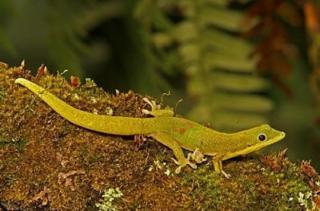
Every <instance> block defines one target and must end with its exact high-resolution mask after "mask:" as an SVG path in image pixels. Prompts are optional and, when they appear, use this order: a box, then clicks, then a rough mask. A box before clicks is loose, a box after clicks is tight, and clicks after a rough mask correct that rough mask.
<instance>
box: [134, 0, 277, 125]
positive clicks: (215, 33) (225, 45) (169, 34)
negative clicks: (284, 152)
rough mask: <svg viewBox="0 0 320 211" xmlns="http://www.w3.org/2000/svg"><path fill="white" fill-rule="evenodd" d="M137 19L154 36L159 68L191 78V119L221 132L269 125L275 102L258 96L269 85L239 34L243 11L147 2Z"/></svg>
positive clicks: (219, 4) (224, 5)
mask: <svg viewBox="0 0 320 211" xmlns="http://www.w3.org/2000/svg"><path fill="white" fill-rule="evenodd" d="M136 15H137V17H138V18H139V17H140V19H141V22H142V23H143V24H144V25H145V28H146V29H147V30H149V32H150V38H149V39H150V40H152V42H153V45H154V48H153V53H154V57H157V59H158V60H159V61H158V64H156V65H155V66H156V67H158V68H161V69H164V70H165V71H166V72H168V73H170V74H171V75H174V74H177V72H180V73H182V74H183V75H184V77H185V78H186V82H185V86H186V89H187V95H188V96H189V97H190V100H191V101H192V104H193V105H192V110H191V112H190V113H189V115H190V117H191V118H193V119H197V120H200V121H204V122H212V123H213V126H214V127H215V128H219V129H240V128H246V127H250V126H252V125H256V124H259V123H262V122H267V118H266V114H267V113H268V112H269V111H270V110H271V109H272V108H273V103H272V101H271V100H270V99H268V98H267V97H265V96H263V95H261V94H256V93H263V92H265V91H266V90H267V89H268V87H269V82H268V81H267V80H265V79H263V78H262V77H261V76H258V75H257V74H255V70H256V69H255V63H256V59H255V58H251V57H250V54H251V53H252V51H253V46H252V45H251V44H250V43H248V42H247V41H246V40H244V39H243V38H241V37H240V36H239V35H240V33H241V32H242V31H243V27H241V24H240V23H241V21H242V18H243V12H241V11H239V10H234V9H231V8H229V7H228V1H227V0H225V1H205V0H203V1H191V0H190V1H182V0H181V1H171V0H166V1H165V0H162V1H160V0H159V1H150V0H142V1H141V2H140V4H139V5H138V6H137V9H136ZM142 17H144V18H145V17H149V19H147V20H146V19H144V18H142ZM235 121H236V122H235Z"/></svg>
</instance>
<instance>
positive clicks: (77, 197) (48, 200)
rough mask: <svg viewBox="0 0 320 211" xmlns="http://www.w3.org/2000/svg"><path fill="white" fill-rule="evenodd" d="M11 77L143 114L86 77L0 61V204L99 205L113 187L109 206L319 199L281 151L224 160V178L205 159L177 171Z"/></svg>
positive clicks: (165, 156)
mask: <svg viewBox="0 0 320 211" xmlns="http://www.w3.org/2000/svg"><path fill="white" fill-rule="evenodd" d="M18 77H23V78H27V79H28V80H31V81H33V82H35V83H37V84H39V85H41V86H43V87H45V88H46V89H48V90H49V91H50V92H52V93H53V94H55V95H57V96H58V97H59V98H61V99H63V100H64V101H66V102H68V103H69V104H70V105H72V106H74V107H77V108H79V109H82V110H85V111H89V112H95V113H99V114H107V113H110V111H112V113H113V115H116V116H131V117H143V116H144V114H143V113H142V109H145V108H147V106H148V105H147V104H146V103H145V102H144V101H143V100H142V98H143V96H141V95H139V94H136V93H134V92H132V91H130V92H128V93H115V94H110V93H106V92H104V91H103V90H102V89H101V88H99V87H98V86H97V85H96V84H95V83H94V82H93V81H91V80H86V83H85V84H83V85H80V83H79V80H77V78H74V77H73V78H72V80H71V83H69V82H68V81H67V80H66V79H65V78H64V77H62V76H61V75H59V74H57V75H51V74H49V73H48V72H47V70H46V68H45V67H44V66H41V67H40V68H39V70H38V73H37V75H36V76H32V75H31V74H30V71H28V70H27V69H26V68H25V66H20V67H13V68H8V67H7V66H6V65H5V64H2V63H0V210H1V209H3V210H5V209H13V210H38V209H43V210H98V208H97V206H96V205H97V204H100V205H101V203H103V202H104V201H103V200H102V195H103V194H106V195H104V196H106V197H109V198H110V195H111V196H112V194H111V193H114V192H115V191H114V190H117V191H118V195H117V196H119V197H117V198H116V199H115V200H113V199H112V200H111V199H110V200H111V201H112V203H111V205H112V206H111V205H110V204H108V207H109V208H110V210H112V209H119V210H303V209H305V210H307V209H309V210H312V209H316V207H317V206H319V204H320V197H319V196H318V195H317V193H319V192H320V179H319V175H318V174H317V172H316V171H315V170H314V168H313V167H312V166H311V165H310V164H309V163H308V162H302V163H300V164H299V163H292V162H290V161H289V160H288V159H287V158H286V156H285V153H284V151H283V152H280V153H279V154H273V155H267V156H262V155H254V156H246V157H243V158H236V159H232V160H229V161H226V162H225V165H224V167H225V171H227V172H228V173H230V174H231V178H230V179H227V178H225V177H222V176H221V175H219V174H217V173H215V172H214V171H213V169H212V166H211V162H210V161H208V162H206V163H204V164H202V165H199V166H198V169H196V170H192V169H189V168H186V169H183V172H182V173H181V174H179V175H176V174H174V173H173V172H174V169H175V168H176V165H175V164H174V162H173V161H172V159H171V158H173V154H172V152H171V151H170V150H169V149H168V148H166V147H165V146H163V145H161V144H159V143H157V142H156V141H154V140H147V141H144V139H143V138H141V137H134V136H129V137H121V136H111V135H107V134H101V133H96V132H93V131H89V130H86V129H83V128H81V127H78V126H75V125H73V124H71V123H69V122H68V121H66V120H65V119H63V118H62V117H61V116H59V115H58V114H56V113H55V112H54V111H53V110H52V109H51V108H50V107H49V106H48V105H47V104H45V103H44V102H42V101H41V100H40V99H39V98H38V97H36V96H35V95H34V94H33V93H31V92H30V91H28V90H27V89H26V88H24V87H21V86H19V85H17V84H15V83H14V81H15V79H16V78H18ZM112 190H113V192H112ZM108 191H109V192H110V193H109V192H108ZM120 192H121V194H120ZM107 193H109V195H108V194H107ZM104 199H105V198H104ZM105 200H109V199H105ZM105 203H106V202H105ZM100 207H101V206H100Z"/></svg>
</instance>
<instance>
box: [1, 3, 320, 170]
mask: <svg viewBox="0 0 320 211" xmlns="http://www.w3.org/2000/svg"><path fill="white" fill-rule="evenodd" d="M319 11H320V5H319V1H316V0H298V1H294V0H292V1H289V0H268V1H254V0H252V1H250V0H233V1H231V0H197V1H195V0H69V1H65V0H55V1H49V0H42V1H38V0H1V1H0V59H1V61H4V62H6V63H9V64H10V65H12V66H14V65H16V66H19V64H20V62H21V61H22V59H25V61H26V65H27V67H28V68H29V69H33V70H36V69H37V67H38V66H39V65H40V64H42V63H43V64H46V65H47V66H48V68H49V70H50V71H51V72H55V71H59V72H60V73H62V72H65V70H66V69H67V70H68V71H67V72H66V73H65V75H66V77H69V76H71V75H77V76H80V77H81V79H82V80H84V78H92V79H94V80H95V81H96V83H97V84H98V85H99V86H102V87H104V88H105V89H106V90H107V91H110V92H114V90H115V89H119V90H121V91H126V90H129V89H132V90H134V91H136V92H139V93H142V94H148V95H152V96H155V97H158V98H159V99H160V97H161V94H162V93H165V92H168V91H169V90H170V91H171V93H172V95H171V96H168V97H165V98H164V99H165V103H166V104H169V105H171V106H173V107H175V106H176V103H177V102H178V101H179V99H181V98H183V102H181V103H179V104H178V105H177V112H178V113H180V114H183V115H186V116H188V117H189V118H191V119H193V120H196V121H199V122H202V123H204V124H207V125H210V126H212V127H214V128H216V129H219V130H222V131H236V130H240V129H243V128H248V127H251V126H254V125H257V124H261V123H265V122H267V123H270V124H271V125H272V126H273V127H275V128H277V129H280V130H284V131H286V133H287V138H286V139H285V141H283V143H281V144H282V148H286V147H288V148H289V150H288V154H289V156H290V157H291V158H292V159H297V160H312V163H313V164H314V165H315V166H316V167H317V168H318V170H320V162H319V158H320V130H319V128H320V116H319V108H320V91H319V86H320V80H318V78H320V62H319V61H320V57H319V55H320V51H319V50H320V36H319V35H320V25H319V23H320V22H319V21H320V16H319ZM318 81H319V82H318ZM281 144H280V145H281ZM277 148H279V145H278V146H277Z"/></svg>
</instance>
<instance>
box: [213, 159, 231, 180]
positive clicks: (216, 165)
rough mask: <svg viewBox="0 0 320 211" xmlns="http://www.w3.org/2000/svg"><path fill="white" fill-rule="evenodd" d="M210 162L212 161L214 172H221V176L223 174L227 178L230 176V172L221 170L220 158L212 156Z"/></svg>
mask: <svg viewBox="0 0 320 211" xmlns="http://www.w3.org/2000/svg"><path fill="white" fill-rule="evenodd" d="M212 162H213V167H214V170H215V171H216V172H218V173H221V174H223V176H225V177H226V178H227V179H229V178H230V177H231V175H230V174H227V173H226V172H225V171H223V169H222V160H220V159H218V158H217V159H215V158H213V159H212Z"/></svg>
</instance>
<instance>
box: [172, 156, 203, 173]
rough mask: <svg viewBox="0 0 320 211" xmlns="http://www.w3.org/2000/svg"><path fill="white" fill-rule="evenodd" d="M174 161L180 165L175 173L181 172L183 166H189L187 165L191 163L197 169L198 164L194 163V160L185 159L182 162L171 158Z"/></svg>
mask: <svg viewBox="0 0 320 211" xmlns="http://www.w3.org/2000/svg"><path fill="white" fill-rule="evenodd" d="M171 159H172V160H173V161H174V162H175V164H177V165H178V168H176V170H175V173H176V174H179V173H180V172H181V169H182V168H183V167H185V166H187V165H189V166H190V167H191V168H193V169H196V168H197V165H196V164H194V163H192V162H190V161H189V160H187V159H186V160H185V162H183V163H180V162H179V161H177V160H176V159H174V158H171Z"/></svg>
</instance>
